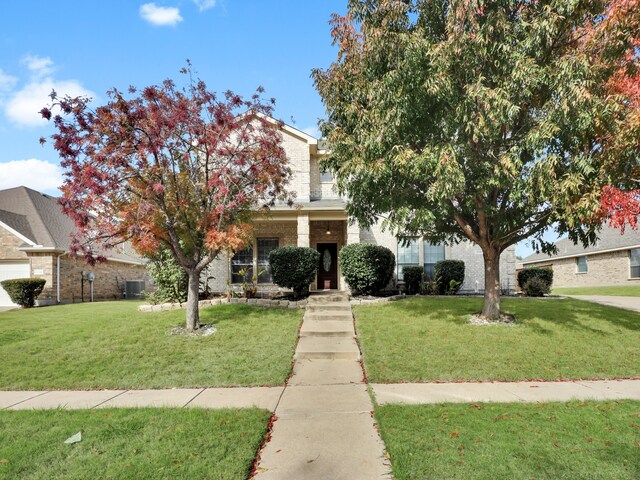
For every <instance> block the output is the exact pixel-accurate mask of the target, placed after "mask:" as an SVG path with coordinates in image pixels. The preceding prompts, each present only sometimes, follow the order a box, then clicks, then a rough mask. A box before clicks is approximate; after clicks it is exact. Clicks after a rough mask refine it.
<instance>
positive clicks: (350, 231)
mask: <svg viewBox="0 0 640 480" xmlns="http://www.w3.org/2000/svg"><path fill="white" fill-rule="evenodd" d="M352 243H360V225H358V222H356V221H354V222H353V224H351V223H349V221H347V245H351V244H352Z"/></svg>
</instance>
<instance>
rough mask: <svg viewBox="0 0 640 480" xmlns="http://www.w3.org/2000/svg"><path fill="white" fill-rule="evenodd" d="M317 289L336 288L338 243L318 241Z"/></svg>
mask: <svg viewBox="0 0 640 480" xmlns="http://www.w3.org/2000/svg"><path fill="white" fill-rule="evenodd" d="M317 248H318V252H320V265H318V290H329V289H331V290H337V289H338V245H337V244H335V243H319V244H318V247H317Z"/></svg>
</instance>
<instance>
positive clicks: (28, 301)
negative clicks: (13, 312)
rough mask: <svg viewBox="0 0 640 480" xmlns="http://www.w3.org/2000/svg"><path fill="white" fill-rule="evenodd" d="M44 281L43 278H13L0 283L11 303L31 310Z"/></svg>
mask: <svg viewBox="0 0 640 480" xmlns="http://www.w3.org/2000/svg"><path fill="white" fill-rule="evenodd" d="M45 283H46V280H45V279H44V278H15V279H12V280H4V281H2V282H0V285H2V288H4V289H5V291H6V292H7V294H8V295H9V298H11V301H12V302H13V303H17V304H18V305H21V306H23V307H25V308H31V307H33V306H34V305H35V303H36V298H38V295H40V294H41V293H42V290H43V289H44V284H45Z"/></svg>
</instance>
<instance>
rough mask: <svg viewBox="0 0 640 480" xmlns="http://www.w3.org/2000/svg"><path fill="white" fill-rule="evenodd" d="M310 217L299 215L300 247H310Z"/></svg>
mask: <svg viewBox="0 0 640 480" xmlns="http://www.w3.org/2000/svg"><path fill="white" fill-rule="evenodd" d="M309 231H310V229H309V215H308V214H301V215H298V246H299V247H309V246H310V241H309Z"/></svg>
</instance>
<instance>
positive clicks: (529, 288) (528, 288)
mask: <svg viewBox="0 0 640 480" xmlns="http://www.w3.org/2000/svg"><path fill="white" fill-rule="evenodd" d="M522 290H523V291H524V294H525V295H526V296H527V297H543V296H544V295H548V294H549V293H551V287H550V286H549V284H548V283H547V282H546V280H543V279H542V278H540V277H531V278H530V279H529V280H527V282H526V283H525V284H524V287H522Z"/></svg>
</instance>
